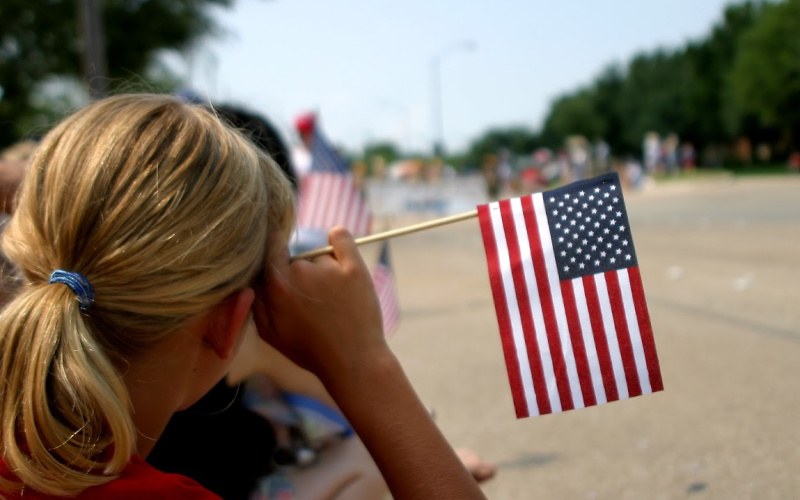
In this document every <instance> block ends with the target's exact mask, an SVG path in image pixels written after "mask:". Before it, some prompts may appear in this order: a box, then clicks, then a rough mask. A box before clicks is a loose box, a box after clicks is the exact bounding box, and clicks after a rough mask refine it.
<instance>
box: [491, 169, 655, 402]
mask: <svg viewBox="0 0 800 500" xmlns="http://www.w3.org/2000/svg"><path fill="white" fill-rule="evenodd" d="M478 216H479V220H480V226H481V233H482V235H483V242H484V248H485V251H486V258H487V261H488V268H489V279H490V282H491V286H492V295H493V297H494V303H495V310H496V312H497V318H498V323H499V325H500V337H501V344H502V347H503V352H504V355H505V361H506V368H507V370H508V378H509V382H510V385H511V393H512V397H513V400H514V408H515V410H516V414H517V418H522V417H528V416H535V415H543V414H547V413H556V412H561V411H567V410H571V409H574V408H583V407H586V406H593V405H598V404H603V403H607V402H611V401H616V400H619V399H626V398H630V397H634V396H639V395H641V394H647V393H651V392H655V391H660V390H663V384H662V381H661V372H660V368H659V365H658V356H657V355H656V348H655V342H654V340H653V331H652V328H651V326H650V318H649V314H648V312H647V304H646V302H645V296H644V290H643V287H642V280H641V276H640V274H639V267H638V263H637V260H636V252H635V251H634V248H633V239H632V238H631V230H630V225H629V223H628V216H627V212H626V211H625V203H624V200H623V198H622V189H621V186H620V183H619V177H618V176H617V174H607V175H603V176H600V177H596V178H594V179H588V180H585V181H580V182H575V183H573V184H570V185H568V186H564V187H561V188H558V189H554V190H552V191H547V192H544V193H537V194H533V195H531V196H526V197H523V198H515V199H511V200H502V201H499V202H494V203H490V204H488V205H481V206H479V207H478Z"/></svg>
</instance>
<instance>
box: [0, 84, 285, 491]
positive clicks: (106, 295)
mask: <svg viewBox="0 0 800 500" xmlns="http://www.w3.org/2000/svg"><path fill="white" fill-rule="evenodd" d="M292 196H293V195H292V192H291V188H290V186H289V183H288V181H287V180H286V178H285V176H284V175H283V173H282V172H281V171H280V170H279V169H278V168H277V166H276V165H275V164H274V162H273V161H272V160H271V159H270V158H269V157H268V156H266V155H265V154H264V153H262V152H260V151H259V150H258V149H257V148H256V147H254V146H253V145H252V143H250V142H249V141H248V140H247V139H245V138H244V137H243V136H241V135H240V134H239V133H238V132H235V131H233V130H232V129H230V128H229V127H227V126H226V125H223V124H222V122H221V121H220V120H219V119H218V118H217V117H216V116H214V115H213V114H212V113H211V112H209V111H207V110H205V109H203V108H201V107H198V106H192V105H189V104H187V103H184V102H182V101H180V100H178V99H176V98H172V97H169V96H159V95H126V96H117V97H113V98H109V99H105V100H102V101H98V102H96V103H93V104H91V105H90V106H88V107H87V108H85V109H83V110H81V111H79V112H78V113H76V114H74V115H73V116H71V117H69V118H67V119H66V120H65V121H64V122H62V123H61V124H59V125H58V126H57V127H56V128H55V129H54V130H53V131H52V132H50V133H49V134H48V135H47V136H46V137H45V138H44V140H43V141H42V143H41V145H40V147H39V149H38V150H37V152H36V154H35V156H34V158H33V162H32V164H31V166H30V168H29V169H28V173H27V175H26V178H25V180H24V182H23V186H22V190H21V195H20V199H19V206H18V209H17V212H16V213H15V215H14V217H13V219H12V221H11V222H10V224H9V227H8V228H7V230H6V233H5V236H4V238H3V249H4V251H5V252H6V254H7V255H8V256H9V258H10V259H11V260H13V261H14V262H15V263H16V264H18V265H19V267H20V270H21V272H22V274H23V279H24V282H25V284H24V286H23V289H22V290H21V291H20V292H19V293H18V295H17V296H16V297H15V298H14V300H12V301H11V302H10V303H9V304H8V305H7V306H6V307H5V309H4V310H3V312H2V314H0V380H2V386H0V425H1V426H2V427H1V428H0V432H2V434H1V435H0V443H1V444H2V453H3V457H2V458H3V460H4V461H5V465H6V467H7V468H8V469H9V470H10V471H11V472H12V473H13V474H14V475H15V476H16V477H17V478H18V479H19V482H10V481H9V480H3V481H2V482H0V490H2V491H11V490H18V489H20V488H22V487H23V485H24V486H25V487H29V488H32V489H35V490H38V491H41V492H44V493H49V494H59V495H70V494H75V493H78V492H80V491H82V490H83V489H85V488H87V487H89V486H93V485H97V484H101V483H104V482H107V481H109V480H110V479H112V478H113V477H115V475H117V474H119V473H120V472H121V471H122V469H123V468H124V467H125V465H126V464H127V463H128V461H129V459H130V456H131V454H132V453H134V452H135V443H136V430H135V428H134V426H133V423H132V419H131V411H132V408H131V404H130V400H129V397H128V393H127V390H126V386H125V383H124V381H123V378H122V377H123V375H124V370H125V366H126V364H125V363H126V359H130V358H131V357H133V356H136V355H137V354H138V353H140V352H143V351H144V350H145V349H147V348H148V346H152V345H153V344H154V343H157V342H159V340H161V339H163V338H165V336H167V335H169V334H170V333H172V332H174V331H175V330H176V329H178V328H179V327H180V326H181V325H182V324H183V323H184V322H185V321H186V320H187V319H188V318H190V317H192V316H194V315H197V314H199V313H201V312H204V311H205V310H207V309H208V308H210V307H211V306H213V305H214V304H216V303H218V302H220V301H221V300H223V299H224V298H225V297H227V296H228V295H230V294H231V293H233V292H235V291H237V290H239V289H241V288H243V287H245V286H247V285H248V284H249V283H250V282H252V280H253V279H254V277H255V276H256V275H257V273H258V271H259V270H260V269H261V268H262V266H263V263H264V255H265V250H266V248H267V239H268V235H269V237H270V238H284V241H285V239H286V238H288V234H289V231H290V229H291V226H292V224H293V220H294V211H293V206H294V204H293V199H292ZM56 269H64V270H68V271H75V272H78V273H81V274H82V275H84V276H85V277H86V278H87V279H88V280H89V282H90V283H91V284H92V286H93V287H94V291H95V302H94V305H93V306H92V307H91V308H90V309H88V310H87V311H86V312H81V310H80V309H79V303H78V300H77V298H76V296H75V294H74V293H73V292H72V291H71V290H70V289H69V288H68V287H66V286H63V285H61V284H52V285H48V284H47V283H48V279H49V277H50V275H51V273H52V272H53V271H54V270H56Z"/></svg>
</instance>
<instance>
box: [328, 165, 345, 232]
mask: <svg viewBox="0 0 800 500" xmlns="http://www.w3.org/2000/svg"><path fill="white" fill-rule="evenodd" d="M325 175H326V177H327V178H328V179H327V182H326V183H325V184H326V186H327V188H328V191H329V192H330V196H331V197H330V200H329V201H328V204H327V206H326V209H327V210H326V212H327V214H326V215H327V224H326V226H327V227H332V226H344V225H345V224H346V221H345V220H344V217H343V216H342V207H343V206H344V203H343V202H342V194H343V193H342V191H343V190H344V186H343V185H342V182H343V181H344V179H343V176H341V175H336V174H325Z"/></svg>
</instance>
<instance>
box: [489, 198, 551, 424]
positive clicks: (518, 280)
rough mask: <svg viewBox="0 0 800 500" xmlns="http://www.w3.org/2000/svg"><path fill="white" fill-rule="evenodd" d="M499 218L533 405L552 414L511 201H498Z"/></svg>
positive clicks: (540, 412) (545, 412)
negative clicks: (532, 394)
mask: <svg viewBox="0 0 800 500" xmlns="http://www.w3.org/2000/svg"><path fill="white" fill-rule="evenodd" d="M499 205H500V216H501V217H502V219H503V230H504V232H505V235H506V246H507V247H508V255H509V259H510V260H511V275H512V277H513V278H514V290H515V292H516V294H517V304H518V305H519V315H520V321H521V322H522V335H523V337H524V338H525V346H526V347H527V351H528V363H529V364H530V366H531V376H532V378H533V390H534V391H535V392H536V406H537V407H538V409H539V414H540V415H544V414H547V413H552V412H553V410H552V408H551V406H550V398H549V397H548V394H547V384H546V382H545V378H544V369H543V367H542V356H541V353H540V352H539V344H538V343H537V342H536V328H535V327H534V326H533V314H536V313H538V312H539V311H531V307H530V303H531V301H530V296H529V295H528V288H527V287H526V285H525V272H524V270H523V267H522V255H521V254H520V251H519V240H518V239H517V228H516V225H515V224H514V214H513V213H512V211H511V202H510V201H509V200H503V201H501V202H499Z"/></svg>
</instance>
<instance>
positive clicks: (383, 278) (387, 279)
mask: <svg viewBox="0 0 800 500" xmlns="http://www.w3.org/2000/svg"><path fill="white" fill-rule="evenodd" d="M372 282H373V283H374V284H375V292H376V293H377V295H378V301H379V302H380V304H381V313H382V314H383V334H384V335H385V336H386V337H389V336H391V335H392V333H394V331H395V329H397V325H398V324H399V323H400V304H399V303H398V300H397V288H396V285H395V281H394V273H393V272H392V264H391V262H390V261H389V242H384V243H383V246H382V248H381V256H380V258H379V259H378V265H377V266H376V267H375V269H374V270H373V271H372Z"/></svg>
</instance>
